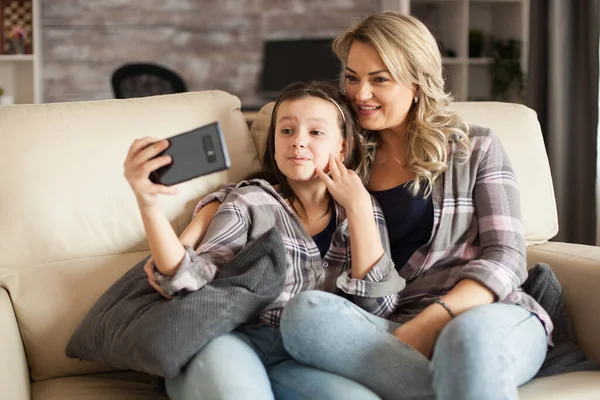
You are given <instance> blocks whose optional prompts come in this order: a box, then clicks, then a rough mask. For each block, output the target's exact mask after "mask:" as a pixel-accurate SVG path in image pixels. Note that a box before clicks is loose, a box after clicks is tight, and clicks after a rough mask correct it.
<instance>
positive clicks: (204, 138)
mask: <svg viewBox="0 0 600 400" xmlns="http://www.w3.org/2000/svg"><path fill="white" fill-rule="evenodd" d="M168 140H169V147H168V148H167V149H166V150H164V151H163V152H161V153H160V154H159V155H158V156H162V155H170V156H171V159H172V160H173V161H172V162H171V163H170V164H169V165H165V166H164V167H161V168H159V169H157V170H155V171H153V172H152V173H151V174H150V180H151V181H152V182H154V183H159V184H162V185H167V186H170V185H175V184H177V183H181V182H185V181H188V180H190V179H193V178H197V177H199V176H203V175H208V174H210V173H213V172H217V171H222V170H225V169H227V168H229V167H230V166H231V163H230V161H229V155H228V154H227V147H226V146H225V139H224V137H223V132H222V131H221V126H220V125H219V123H218V122H214V123H212V124H208V125H205V126H202V127H200V128H196V129H193V130H191V131H189V132H184V133H181V134H179V135H175V136H172V137H170V138H168ZM158 156H157V157H158Z"/></svg>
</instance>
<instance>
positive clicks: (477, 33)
mask: <svg viewBox="0 0 600 400" xmlns="http://www.w3.org/2000/svg"><path fill="white" fill-rule="evenodd" d="M484 46H485V34H484V33H483V31H482V30H480V29H471V30H470V31H469V57H482V56H483V48H484Z"/></svg>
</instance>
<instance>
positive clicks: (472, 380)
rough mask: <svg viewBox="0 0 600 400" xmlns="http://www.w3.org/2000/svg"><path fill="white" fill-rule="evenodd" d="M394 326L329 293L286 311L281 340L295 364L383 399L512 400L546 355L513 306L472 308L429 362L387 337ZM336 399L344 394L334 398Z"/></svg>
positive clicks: (529, 318) (304, 296) (538, 329)
mask: <svg viewBox="0 0 600 400" xmlns="http://www.w3.org/2000/svg"><path fill="white" fill-rule="evenodd" d="M399 326H400V324H398V323H395V322H390V321H387V320H385V319H382V318H379V317H376V316H374V315H372V314H369V313H368V312H366V311H364V310H362V309H360V308H359V307H357V306H356V305H354V304H352V303H351V302H349V301H348V300H345V299H343V298H341V297H339V296H335V295H333V294H330V293H325V292H318V291H308V292H303V293H300V294H299V295H297V296H295V297H294V298H293V299H292V300H291V301H290V302H289V303H288V304H287V305H286V307H285V309H284V312H283V315H282V319H281V326H280V330H281V335H282V337H283V342H284V345H285V348H286V349H287V350H288V352H289V353H290V354H291V355H292V356H293V357H294V358H295V359H296V360H298V361H300V362H302V363H305V364H308V365H311V366H314V367H316V368H321V369H323V370H325V371H329V372H332V373H334V374H337V375H341V376H344V377H346V378H349V379H352V380H354V381H356V382H359V383H361V384H363V385H364V386H366V387H368V388H370V389H371V390H373V391H374V392H375V393H377V394H378V395H379V396H381V398H382V399H386V400H387V399H390V400H391V399H438V400H439V399H443V400H459V399H460V400H471V399H473V400H491V399H503V400H505V399H518V398H519V396H518V392H517V387H518V386H520V385H522V384H524V383H526V382H527V381H529V380H530V379H531V378H533V376H534V375H535V374H536V373H537V371H538V369H539V368H540V367H541V365H542V363H543V361H544V358H545V356H546V350H547V341H546V333H545V330H544V328H543V325H542V323H541V322H540V321H539V320H538V319H537V317H535V316H534V315H533V314H531V313H530V312H529V311H527V310H525V309H524V308H522V307H519V306H516V305H509V304H502V303H494V304H490V305H484V306H479V307H475V308H473V309H471V310H469V311H467V312H464V313H462V314H460V315H459V316H457V317H456V318H455V319H453V320H452V321H451V322H450V323H448V324H447V325H446V326H445V327H444V329H443V330H442V332H441V334H440V336H439V337H438V339H437V342H436V345H435V347H434V353H433V357H432V359H431V360H428V359H427V358H426V357H425V356H423V355H422V354H421V353H419V352H418V351H416V350H414V349H413V348H411V347H409V346H408V345H406V344H404V343H403V342H402V341H400V340H399V339H397V338H396V337H395V336H393V335H392V334H391V332H392V331H393V330H394V329H396V328H397V327H399ZM340 398H343V397H340Z"/></svg>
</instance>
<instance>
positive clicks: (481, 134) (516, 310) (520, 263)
mask: <svg viewBox="0 0 600 400" xmlns="http://www.w3.org/2000/svg"><path fill="white" fill-rule="evenodd" d="M333 48H334V51H335V53H336V54H337V56H338V57H339V58H340V60H341V61H342V64H343V65H344V68H345V74H344V75H345V76H344V80H343V82H342V87H343V90H344V91H345V93H346V95H347V97H348V99H349V100H350V101H351V103H352V105H353V107H354V109H355V111H356V112H357V114H358V118H359V122H360V124H361V125H362V127H363V128H365V129H367V130H368V132H369V133H368V135H367V136H366V138H365V139H366V141H368V142H372V143H374V144H375V146H374V147H375V148H376V150H375V151H374V152H372V153H371V154H369V155H368V159H367V160H368V163H369V170H370V171H371V175H370V179H369V182H368V184H367V188H368V189H369V191H370V192H371V194H372V195H373V196H374V197H375V198H376V199H377V200H378V201H379V203H380V204H381V207H382V209H383V212H384V216H385V219H386V223H387V226H388V232H389V236H390V245H391V256H392V259H393V260H394V263H395V265H396V268H397V269H398V270H399V273H400V275H401V276H402V277H403V278H405V279H406V281H407V285H406V287H405V288H404V289H403V291H402V292H401V293H400V298H399V303H398V305H397V307H396V309H395V311H394V313H393V315H391V316H390V317H388V319H387V320H386V319H383V318H378V317H376V316H373V315H371V314H369V313H366V312H363V311H362V310H359V309H358V308H356V307H355V306H354V305H353V304H351V303H350V302H348V301H346V300H345V299H343V298H340V297H337V296H334V295H330V294H328V293H322V292H304V293H302V294H300V295H299V296H297V297H295V298H294V299H293V300H292V301H291V302H290V303H288V305H287V306H286V308H285V311H284V313H283V316H282V322H281V332H282V336H283V339H284V345H285V347H286V349H287V350H288V351H289V352H290V354H292V355H293V356H294V358H295V359H297V360H298V361H301V362H304V363H306V364H309V365H312V366H315V367H317V368H321V369H323V370H325V371H329V372H333V373H335V374H338V375H342V376H345V377H347V378H350V379H353V380H355V381H357V382H360V383H362V384H363V385H365V386H367V387H369V388H371V389H372V390H373V391H374V392H376V393H377V394H378V395H380V396H381V397H382V398H384V399H403V398H407V399H408V398H410V399H417V398H426V399H433V398H436V399H452V400H456V399H460V400H468V399H477V400H482V399H517V398H518V394H517V387H518V386H520V385H522V384H523V383H525V382H527V381H528V380H530V379H531V378H532V377H533V376H534V375H535V374H536V372H537V370H538V369H539V368H540V366H541V365H542V362H543V360H544V358H545V355H546V349H547V345H548V344H549V343H551V340H550V334H551V331H552V323H551V321H550V319H549V317H548V315H547V314H546V312H545V311H544V310H543V309H542V308H541V307H540V306H539V305H538V304H537V303H536V302H535V301H534V300H533V299H532V298H531V297H530V296H528V295H527V294H525V293H524V292H522V291H521V290H520V288H519V286H520V285H521V283H522V282H523V281H524V280H525V278H526V275H527V272H526V260H525V240H524V234H523V227H522V223H521V216H520V200H519V192H518V188H517V184H516V178H515V175H514V172H513V170H512V168H511V166H510V162H509V160H508V158H507V155H506V154H505V152H504V150H503V148H502V146H501V144H500V142H499V140H498V138H497V137H496V136H495V135H494V134H493V132H491V131H490V130H489V129H485V128H482V127H478V126H468V125H467V124H466V123H465V121H464V120H463V119H462V118H461V117H460V116H459V115H456V114H455V113H453V112H451V111H449V109H448V106H449V104H450V101H451V99H450V96H449V95H448V94H447V93H446V92H445V91H444V79H443V70H442V63H441V55H440V51H439V48H438V45H437V43H436V41H435V39H434V37H433V36H432V35H431V33H430V32H429V30H428V29H427V28H426V27H425V26H424V25H423V24H422V23H421V22H419V21H418V20H416V19H415V18H413V17H410V16H406V15H400V14H396V13H390V12H389V13H384V14H379V15H373V16H370V17H367V18H366V19H364V20H363V21H361V22H359V23H358V24H357V25H356V26H353V27H351V28H349V29H348V30H347V31H346V32H344V33H342V34H341V35H339V36H338V37H337V38H336V40H335V41H334V44H333Z"/></svg>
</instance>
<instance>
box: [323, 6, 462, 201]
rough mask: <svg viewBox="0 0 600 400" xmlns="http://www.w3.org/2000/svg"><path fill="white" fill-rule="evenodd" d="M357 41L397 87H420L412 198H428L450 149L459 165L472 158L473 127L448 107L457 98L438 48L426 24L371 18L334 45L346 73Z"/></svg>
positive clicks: (412, 143)
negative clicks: (370, 51) (376, 56)
mask: <svg viewBox="0 0 600 400" xmlns="http://www.w3.org/2000/svg"><path fill="white" fill-rule="evenodd" d="M354 41H360V42H364V43H369V44H371V45H372V46H373V47H374V48H375V49H376V50H377V53H379V56H380V57H381V59H382V60H383V62H384V64H385V65H386V67H387V69H388V70H389V72H390V74H391V75H392V76H393V78H394V79H395V80H396V81H397V82H401V83H403V84H405V85H407V86H409V87H415V88H416V95H417V97H418V101H417V102H416V103H413V105H412V107H411V109H410V111H409V113H408V116H407V118H408V124H407V131H406V135H407V143H408V147H407V149H406V150H407V154H406V161H407V166H408V168H410V169H411V170H412V171H413V172H414V173H415V174H416V178H415V179H414V181H413V182H412V183H411V184H410V190H411V193H412V194H413V195H415V196H416V195H417V194H419V193H421V194H422V195H423V196H424V197H427V196H429V195H430V194H431V190H432V188H433V183H434V182H435V180H436V179H437V178H438V177H439V176H440V175H441V174H442V173H443V172H444V171H445V170H446V169H447V168H448V162H449V160H448V152H449V147H453V151H452V154H453V160H455V161H456V162H458V163H464V162H466V161H467V160H468V158H469V156H470V154H471V143H470V139H469V126H468V125H467V123H466V122H465V121H464V120H463V118H462V117H461V116H460V115H458V114H456V113H454V112H452V111H450V110H449V108H448V106H449V105H450V103H451V102H452V97H451V96H450V94H448V93H447V92H446V91H445V90H444V76H443V70H442V56H441V54H440V50H439V47H438V44H437V42H436V40H435V38H434V37H433V35H432V34H431V32H430V31H429V29H427V27H426V26H425V25H424V24H423V23H422V22H420V21H419V20H417V19H416V18H414V17H411V16H409V15H402V14H397V13H394V12H385V13H382V14H376V15H371V16H369V17H367V18H365V19H364V20H362V21H360V22H358V23H357V24H356V25H354V26H351V27H350V28H348V30H346V31H345V32H343V33H341V34H340V35H339V36H338V37H337V38H336V39H335V40H334V41H333V44H332V48H333V51H334V53H335V54H336V55H337V57H338V58H339V59H340V61H341V62H342V64H343V66H344V68H345V67H346V65H347V62H348V52H349V50H350V46H351V45H352V43H353V42H354ZM342 75H343V74H342ZM342 85H343V77H342ZM366 135H367V137H366V143H367V144H368V145H369V147H370V148H376V144H377V143H378V136H377V134H376V132H367V133H366ZM373 143H375V146H372V145H373ZM374 158H375V154H374V151H372V152H370V153H369V154H368V161H367V163H368V167H369V168H370V167H371V166H372V163H373V160H374Z"/></svg>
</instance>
